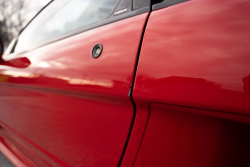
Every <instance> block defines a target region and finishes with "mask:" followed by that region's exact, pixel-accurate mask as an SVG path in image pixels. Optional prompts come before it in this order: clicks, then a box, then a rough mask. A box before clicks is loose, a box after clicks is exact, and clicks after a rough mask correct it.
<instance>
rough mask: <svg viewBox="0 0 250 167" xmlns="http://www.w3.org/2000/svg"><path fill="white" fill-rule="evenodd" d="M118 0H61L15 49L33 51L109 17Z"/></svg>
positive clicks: (37, 20)
mask: <svg viewBox="0 0 250 167" xmlns="http://www.w3.org/2000/svg"><path fill="white" fill-rule="evenodd" d="M117 1H118V0H58V1H53V2H52V3H51V4H50V5H49V6H48V7H47V8H46V9H44V10H43V11H42V12H41V13H40V14H39V15H38V16H37V17H36V18H35V19H34V20H33V21H32V22H31V23H30V25H29V26H28V27H27V28H26V29H25V30H24V31H23V32H22V33H21V35H20V36H19V39H18V43H17V46H16V48H15V52H23V51H26V50H29V49H31V48H33V47H36V46H38V45H39V44H42V43H45V42H46V41H48V40H51V39H53V38H55V37H57V36H60V35H62V34H65V33H67V32H70V31H72V30H75V29H77V28H80V27H83V26H86V25H90V24H93V23H97V22H99V21H102V20H104V19H106V18H108V17H109V15H110V14H111V12H112V10H113V9H114V7H115V5H116V3H117Z"/></svg>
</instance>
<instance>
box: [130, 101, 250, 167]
mask: <svg viewBox="0 0 250 167" xmlns="http://www.w3.org/2000/svg"><path fill="white" fill-rule="evenodd" d="M150 107H151V114H150V119H149V122H148V126H147V130H146V133H145V136H144V139H143V142H142V146H141V149H140V151H139V154H138V156H137V159H136V162H135V165H134V167H151V166H154V167H161V166H170V167H175V166H178V167H187V166H190V167H200V166H203V167H221V166H227V167H234V166H242V167H243V166H244V167H245V166H249V165H250V161H249V154H250V143H249V140H250V133H249V129H250V125H247V124H242V123H237V122H232V121H227V120H223V119H216V118H213V117H209V116H208V115H209V114H210V113H212V111H206V110H199V109H193V108H185V107H176V106H168V105H163V104H151V105H150ZM214 113H219V112H214ZM219 115H220V116H223V115H227V114H225V113H224V114H223V113H219ZM249 122H250V121H249Z"/></svg>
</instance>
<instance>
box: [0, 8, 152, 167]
mask: <svg viewBox="0 0 250 167" xmlns="http://www.w3.org/2000/svg"><path fill="white" fill-rule="evenodd" d="M147 16H148V13H145V14H141V15H138V16H134V17H131V18H127V19H124V20H122V21H118V22H115V23H111V24H108V25H105V26H102V27H99V28H96V29H93V30H89V31H86V32H83V33H80V34H77V35H74V36H71V37H69V38H66V39H63V40H60V41H57V42H55V43H51V44H49V45H45V46H43V47H40V48H37V49H34V50H32V51H29V52H26V53H22V54H20V55H18V56H17V57H22V58H25V59H28V60H29V61H30V65H28V66H27V67H25V68H20V67H13V66H12V67H10V66H6V65H8V64H6V65H1V66H0V78H1V79H0V80H1V83H0V85H1V86H0V89H1V90H0V91H1V92H4V93H1V100H0V102H1V110H0V118H1V120H0V121H1V126H2V127H3V129H2V134H5V136H11V135H8V134H12V136H15V137H12V138H11V137H9V138H11V139H12V140H15V141H14V142H16V143H18V142H19V145H20V143H22V145H26V146H19V147H20V148H22V149H23V150H24V152H27V153H26V154H30V152H33V153H34V154H30V156H31V155H33V156H34V155H37V158H38V159H39V158H40V160H37V161H36V160H34V161H36V163H37V164H39V163H40V164H42V163H43V164H53V165H52V166H55V165H59V166H60V165H61V166H117V164H118V162H119V160H120V158H121V155H122V152H123V149H124V146H125V143H126V141H127V137H128V134H129V130H130V126H131V122H132V118H133V114H134V108H133V104H132V102H131V100H130V97H129V96H128V94H129V91H130V85H131V84H132V79H133V72H134V67H135V62H136V59H137V53H138V49H139V44H140V40H141V35H142V31H143V28H144V25H145V21H146V19H147ZM128 37H129V38H128ZM98 43H101V44H102V45H103V51H102V54H101V56H100V57H98V58H97V59H94V58H93V57H92V56H91V51H92V48H93V47H94V46H95V45H96V44H98ZM6 57H7V56H6ZM12 59H13V58H11V59H10V60H12ZM6 61H7V60H6ZM10 104H13V105H10ZM6 138H7V137H6ZM15 138H16V139H15ZM23 143H24V144H23ZM25 148H26V150H25ZM30 158H31V157H30ZM31 159H32V160H33V159H35V158H31ZM40 166H41V165H40Z"/></svg>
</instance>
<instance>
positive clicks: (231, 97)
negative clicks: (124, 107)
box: [125, 0, 250, 167]
mask: <svg viewBox="0 0 250 167" xmlns="http://www.w3.org/2000/svg"><path fill="white" fill-rule="evenodd" d="M249 18H250V1H245V0H239V1H238V0H237V1H224V0H220V1H218V0H193V1H188V2H185V3H182V4H178V5H175V6H171V7H168V8H164V9H160V10H157V11H153V12H152V13H151V14H150V17H149V20H148V23H147V27H146V31H145V35H144V38H143V43H142V48H141V53H140V58H139V63H138V68H137V73H136V79H135V86H134V90H133V99H134V101H135V103H136V108H137V110H139V111H140V110H142V108H145V107H148V111H145V112H144V113H146V112H148V113H149V115H150V116H149V121H148V124H147V126H146V131H145V135H144V136H143V141H142V144H141V145H139V146H138V147H139V148H140V149H139V151H138V152H137V153H138V154H137V156H136V158H135V157H130V159H129V160H127V162H130V164H134V167H147V166H154V167H160V166H178V167H181V166H183V167H184V166H185V167H187V166H190V167H195V166H208V167H212V166H213V167H214V166H249V165H250V161H249V158H248V156H247V155H249V150H250V144H249V139H250V133H249V130H250V126H249V125H248V124H250V117H249V115H250V92H249V90H250V82H249V79H250V75H249V74H250V48H249V47H248V46H250V40H249V39H250V31H249V30H250V22H249ZM141 118H142V116H141ZM229 120H230V121H229ZM239 122H240V123H239ZM135 128H136V127H135ZM135 128H133V131H132V134H131V136H136V134H137V133H138V132H137V131H138V130H139V129H140V128H137V129H135ZM128 148H129V146H128ZM135 152H136V151H134V154H135ZM131 153H132V151H131ZM131 153H130V155H131ZM128 156H129V155H128ZM125 157H126V156H125Z"/></svg>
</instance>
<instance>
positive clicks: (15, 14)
mask: <svg viewBox="0 0 250 167" xmlns="http://www.w3.org/2000/svg"><path fill="white" fill-rule="evenodd" d="M50 1H51V0H0V39H1V40H2V41H3V42H4V46H5V47H7V46H8V45H9V43H10V42H11V40H12V39H13V38H14V37H16V36H17V35H18V33H19V32H20V30H21V29H22V28H23V27H24V26H25V25H26V24H27V23H28V22H29V21H30V20H31V19H32V18H33V17H34V16H35V15H36V14H37V12H39V11H40V10H41V9H42V8H43V7H44V6H45V5H46V4H48V3H49V2H50Z"/></svg>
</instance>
